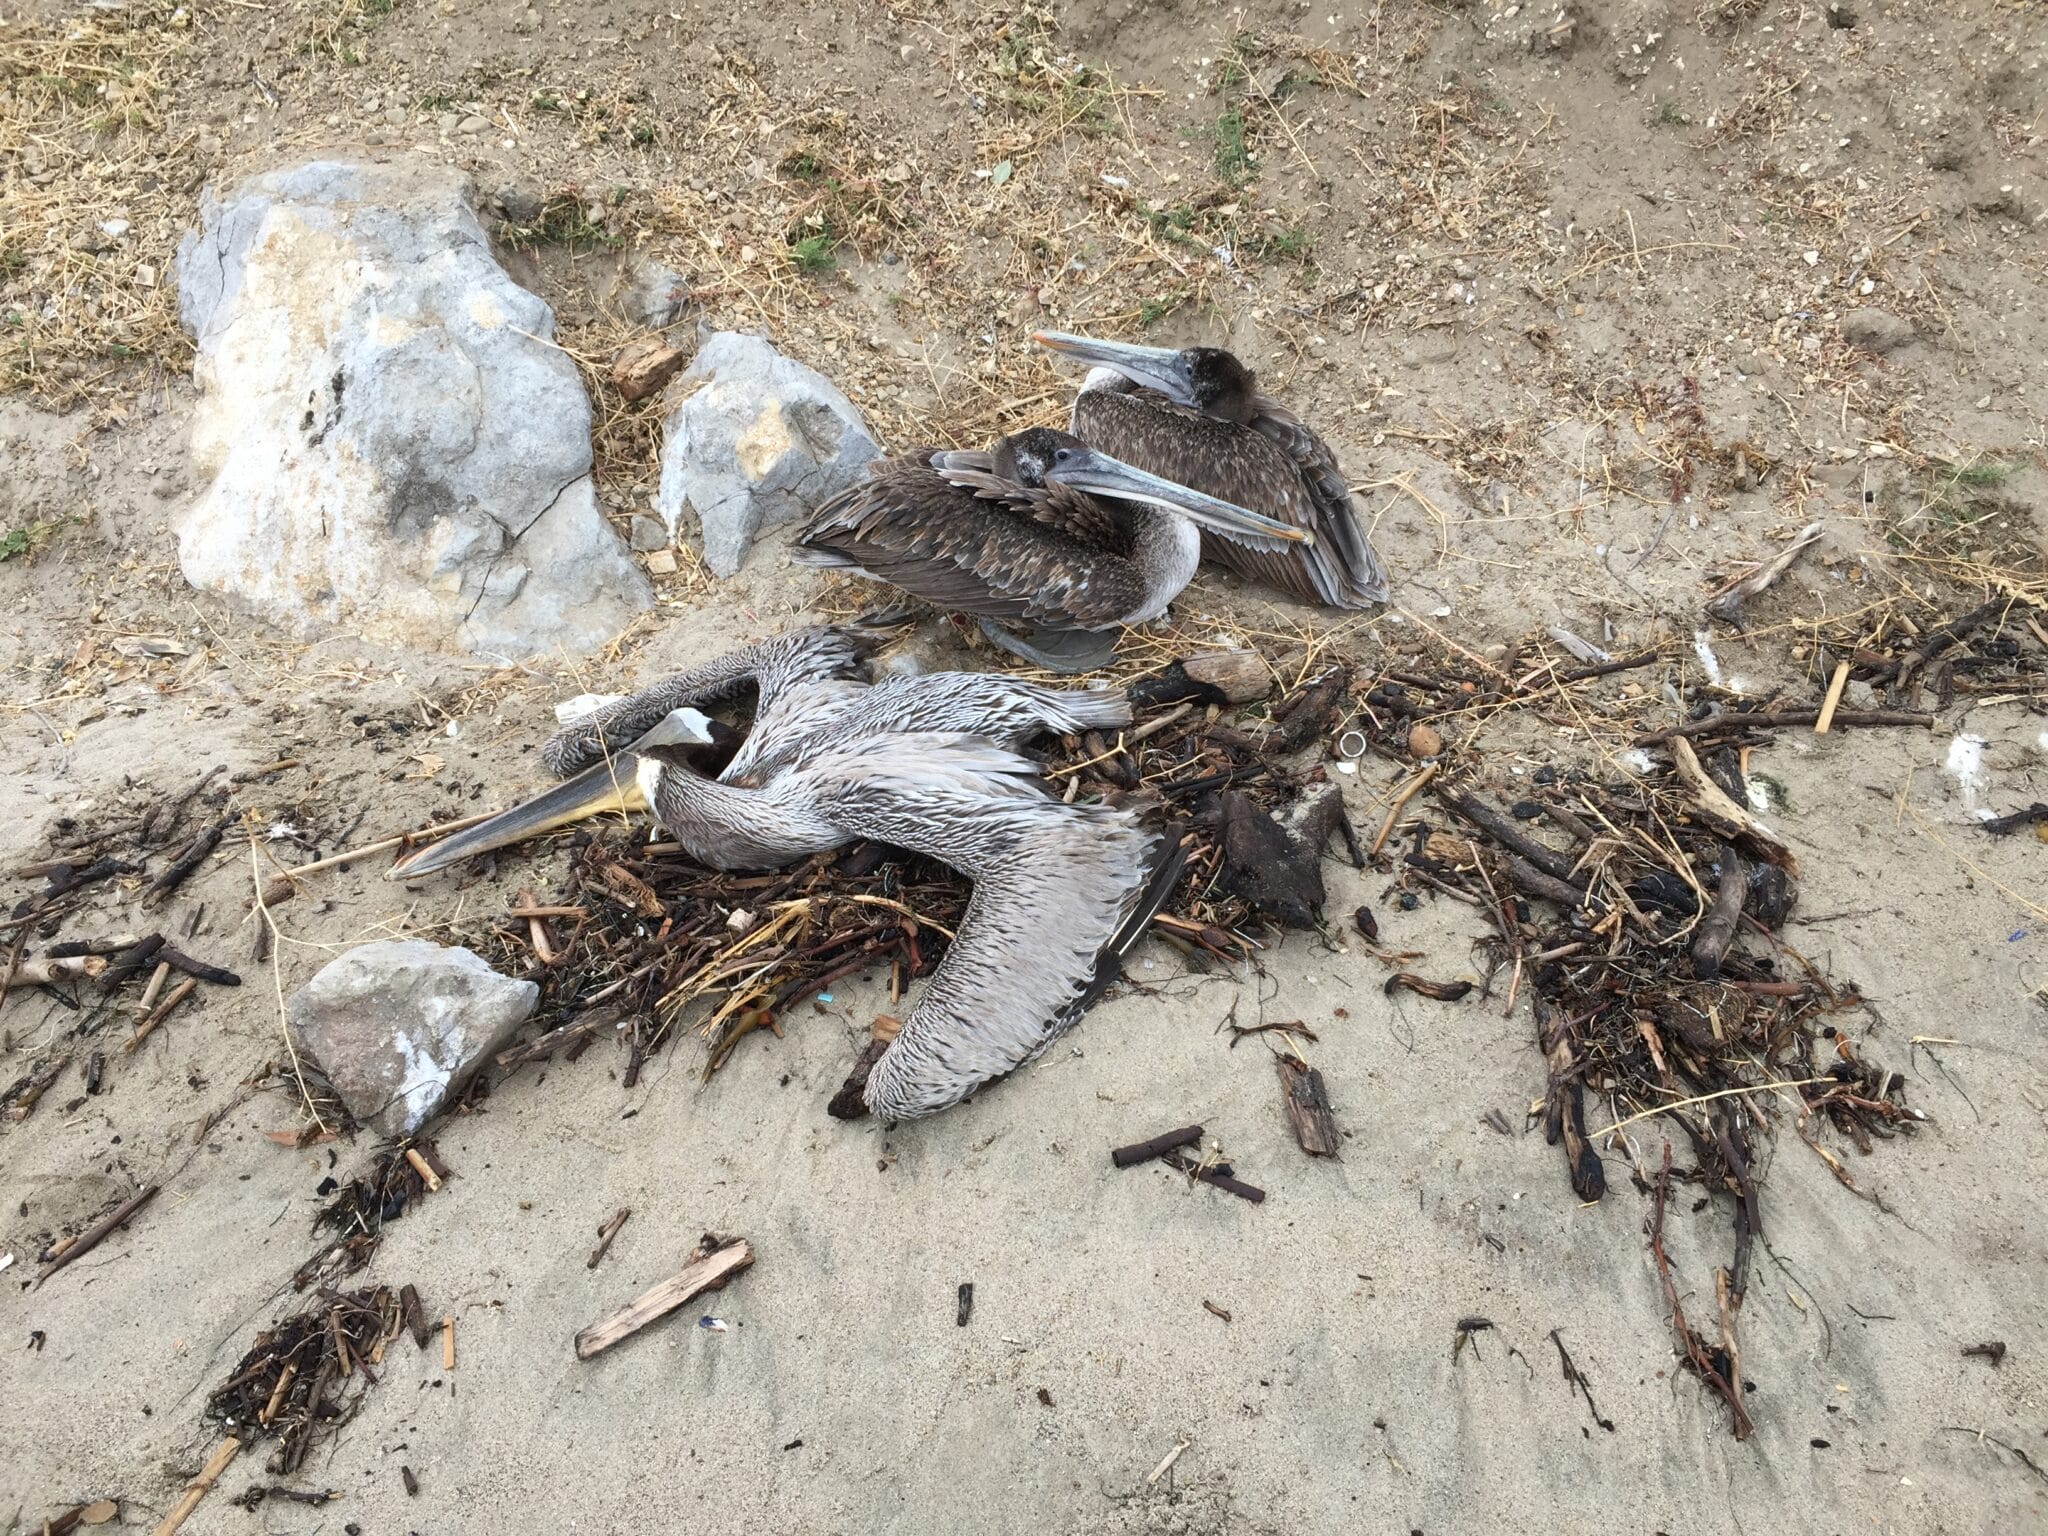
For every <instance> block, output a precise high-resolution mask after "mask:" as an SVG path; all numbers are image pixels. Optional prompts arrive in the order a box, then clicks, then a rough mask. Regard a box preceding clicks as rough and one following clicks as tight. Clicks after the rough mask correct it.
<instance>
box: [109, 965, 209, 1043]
mask: <svg viewBox="0 0 2048 1536" xmlns="http://www.w3.org/2000/svg"><path fill="white" fill-rule="evenodd" d="M198 985H199V983H198V982H196V981H194V980H193V979H192V978H191V977H190V976H187V977H186V978H185V979H184V980H183V981H181V982H179V983H178V984H177V985H176V986H175V987H173V988H171V994H170V996H168V997H166V998H165V999H164V1000H163V1001H162V1002H160V1003H158V1004H157V1005H156V1006H155V1007H154V1008H152V1009H150V1010H149V1012H148V1013H146V1014H144V1015H143V1018H142V1022H141V1023H140V1024H137V1025H136V1026H135V1033H134V1034H132V1035H130V1036H129V1037H128V1038H127V1039H126V1040H124V1041H122V1042H121V1053H122V1054H123V1055H124V1056H125V1055H127V1054H128V1053H130V1052H131V1051H133V1050H134V1049H135V1047H137V1046H138V1045H140V1044H142V1042H143V1041H145V1040H147V1039H148V1038H149V1036H150V1032H151V1031H153V1030H154V1029H155V1028H156V1027H157V1025H159V1024H161V1023H163V1021H164V1020H165V1019H167V1018H169V1017H170V1016H171V1014H172V1012H173V1011H174V1010H175V1009H176V1008H177V1006H178V1004H180V1003H182V1002H184V1001H185V999H186V998H188V997H190V996H191V995H192V993H193V991H194V989H196V988H197V987H198Z"/></svg>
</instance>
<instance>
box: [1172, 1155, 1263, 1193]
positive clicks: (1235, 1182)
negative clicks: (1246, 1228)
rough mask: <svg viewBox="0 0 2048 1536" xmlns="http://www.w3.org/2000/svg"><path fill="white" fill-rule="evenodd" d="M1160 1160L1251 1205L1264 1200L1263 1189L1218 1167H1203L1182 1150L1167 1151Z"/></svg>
mask: <svg viewBox="0 0 2048 1536" xmlns="http://www.w3.org/2000/svg"><path fill="white" fill-rule="evenodd" d="M1160 1161H1161V1162H1164V1163H1168V1164H1170V1165H1172V1166H1173V1167H1175V1168H1178V1169H1179V1170H1180V1171H1181V1172H1182V1173H1185V1174H1187V1175H1189V1176H1190V1177H1192V1178H1197V1179H1200V1180H1201V1181H1202V1182H1203V1183H1204V1184H1213V1185H1215V1186H1216V1187H1217V1188H1218V1189H1221V1190H1225V1191H1227V1192H1229V1193H1230V1194H1233V1195H1236V1196H1237V1197H1238V1199H1240V1200H1249V1201H1250V1202H1251V1203H1252V1204H1253V1205H1259V1204H1262V1203H1263V1202H1264V1201H1265V1198H1266V1192H1265V1191H1264V1190H1263V1189H1257V1188H1254V1187H1253V1186H1252V1185H1250V1184H1246V1183H1244V1182H1243V1181H1242V1180H1239V1179H1235V1178H1232V1177H1231V1176H1230V1175H1229V1174H1227V1173H1225V1172H1223V1171H1222V1170H1221V1169H1219V1168H1204V1167H1203V1166H1202V1165H1201V1164H1200V1163H1198V1162H1195V1161H1194V1160H1193V1159H1192V1158H1190V1157H1189V1156H1188V1155H1187V1154H1186V1153H1184V1152H1168V1153H1166V1154H1165V1155H1164V1156H1163V1157H1162V1158H1161V1159H1160Z"/></svg>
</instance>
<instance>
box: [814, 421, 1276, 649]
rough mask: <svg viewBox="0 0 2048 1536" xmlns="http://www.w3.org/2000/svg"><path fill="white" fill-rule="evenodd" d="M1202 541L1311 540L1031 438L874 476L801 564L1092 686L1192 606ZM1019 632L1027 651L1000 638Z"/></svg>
mask: <svg viewBox="0 0 2048 1536" xmlns="http://www.w3.org/2000/svg"><path fill="white" fill-rule="evenodd" d="M1202 529H1208V530H1210V531H1211V532H1214V533H1217V534H1219V535H1221V536H1222V537H1224V538H1226V539H1230V540H1232V541H1235V542H1237V543H1239V544H1241V545H1242V546H1243V547H1244V548H1246V549H1254V550H1261V551H1269V552H1270V551H1275V550H1279V549H1283V548H1286V547H1288V546H1289V545H1290V544H1298V543H1307V542H1309V541H1310V539H1311V537H1312V536H1311V534H1310V533H1309V532H1308V531H1306V529H1305V528H1304V527H1301V526H1294V525H1289V524H1285V523H1280V522H1276V521H1274V520H1273V519H1272V518H1270V517H1266V516H1263V515H1262V514H1260V513H1257V512H1249V511H1246V510H1245V509H1244V508H1243V507H1240V506H1233V505H1232V504H1231V503H1229V502H1227V501H1219V500H1217V499H1216V498H1215V497H1213V496H1209V495H1205V494H1203V493H1202V492H1200V491H1196V490H1190V489H1189V488H1188V487H1186V486H1183V485H1176V484H1173V483H1171V482H1169V481H1166V480H1162V479H1160V478H1158V477H1157V476H1156V475H1149V474H1146V473H1144V472H1143V471H1141V470H1137V469H1133V468H1132V467H1131V466H1130V465H1128V464H1123V463H1119V462H1118V461H1117V460H1115V459H1113V458H1110V457H1109V456H1107V455H1106V454H1102V453H1097V452H1095V451H1093V450H1092V449H1090V448H1089V447H1087V445H1086V444H1084V443H1082V442H1080V441H1079V440H1078V439H1076V438H1073V437H1070V436H1068V435H1067V434H1066V433H1064V432H1054V431H1052V430H1050V429H1048V428H1045V427H1034V428H1033V429H1031V430H1030V431H1028V432H1020V433H1017V434H1016V435H1014V436H1011V437H1005V438H1003V439H1001V440H1000V441H998V442H997V443H996V445H995V446H994V447H993V448H992V449H990V450H989V451H988V452H986V453H980V452H965V453H945V452H941V451H939V450H937V449H920V450H919V451H917V452H915V453H912V454H907V455H904V456H902V457H899V458H894V459H887V460H883V461H880V462H878V463H876V464H873V465H871V466H870V467H869V478H868V479H867V480H866V481H865V482H863V483H862V484H859V485H856V486H851V487H849V488H848V489H847V490H845V491H842V492H841V493H840V494H839V495H837V496H835V497H833V498H832V499H831V500H830V501H828V502H826V503H825V504H824V505H823V506H821V507H820V508H818V510H817V511H816V512H815V513H813V514H812V515H811V520H810V522H809V523H808V524H806V525H805V527H804V530H803V532H802V533H801V534H799V535H798V536H797V539H796V542H795V544H794V545H793V546H792V551H791V553H792V557H793V558H794V559H796V560H798V561H799V562H801V563H803V564H805V565H817V566H826V567H831V568H838V569H844V570H854V571H858V572H860V573H861V574H862V575H864V576H868V577H871V578H873V579H875V580H877V581H885V582H888V583H889V584H890V585H892V586H895V587H899V588H901V589H902V590H903V591H905V592H909V593H911V594H913V595H914V596H917V597H921V598H923V599H924V600H925V601H927V602H931V603H936V604H938V605H940V606H941V607H945V608H950V609H953V610H955V611H957V612H961V613H971V614H973V615H975V616H976V617H977V618H979V619H980V620H981V627H982V629H983V631H984V632H985V633H986V634H987V635H988V637H989V638H990V639H991V640H993V641H995V642H996V644H998V645H1000V646H1002V647H1003V648H1004V649H1005V650H1007V651H1011V652H1014V653H1015V654H1016V655H1019V656H1022V657H1023V658H1024V659H1025V660H1027V661H1030V662H1032V663H1034V664H1035V665H1037V666H1041V667H1046V668H1048V669H1050V670H1052V671H1055V672H1085V671H1087V670H1089V669H1090V668H1092V667H1099V666H1102V665H1103V664H1105V663H1106V662H1107V661H1108V660H1109V658H1110V654H1111V648H1112V642H1111V640H1110V637H1109V636H1108V635H1107V634H1104V633H1102V631H1105V630H1110V629H1115V628H1117V627H1118V626H1120V625H1126V624H1142V623H1144V622H1146V621H1147V620H1150V619H1156V618H1158V617H1159V615H1161V614H1162V613H1164V612H1165V611H1166V606H1167V604H1168V603H1170V602H1172V601H1173V600H1174V598H1176V597H1178V596H1179V595H1180V591H1181V589H1182V588H1183V587H1185V586H1186V585H1187V584H1188V582H1189V580H1190V579H1191V578H1192V577H1193V576H1194V574H1195V567H1196V566H1197V565H1198V564H1200V563H1201V558H1202V534H1201V530H1202ZM1269 558H1276V559H1277V558H1278V557H1277V556H1271V555H1269ZM1020 622H1021V623H1024V624H1028V625H1031V626H1033V629H1032V632H1031V633H1030V634H1029V635H1028V636H1020V635H1018V634H1016V633H1014V632H1013V631H1011V630H1009V629H1007V628H1004V627H1003V625H1005V624H1016V623H1020Z"/></svg>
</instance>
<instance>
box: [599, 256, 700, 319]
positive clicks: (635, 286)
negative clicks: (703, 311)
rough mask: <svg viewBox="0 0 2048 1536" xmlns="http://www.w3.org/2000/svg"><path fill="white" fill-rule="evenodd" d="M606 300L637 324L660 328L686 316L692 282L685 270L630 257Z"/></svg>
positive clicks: (625, 261) (615, 279)
mask: <svg viewBox="0 0 2048 1536" xmlns="http://www.w3.org/2000/svg"><path fill="white" fill-rule="evenodd" d="M605 301H606V302H607V303H608V304H610V305H611V307H612V308H613V309H616V310H617V311H618V312H619V313H620V314H621V315H622V316H624V317H625V318H626V319H627V320H630V321H631V322H632V323H633V324H635V325H638V326H644V327H646V328H647V329H648V330H650V331H658V330H660V329H661V328H662V327H664V326H669V325H674V324H675V323H676V322H677V321H678V320H680V319H682V317H683V311H684V310H685V309H687V308H688V307H689V303H690V284H689V282H688V281H687V280H686V279H685V278H684V277H683V275H682V273H680V272H677V271H674V270H672V269H671V268H668V267H665V266H663V265H662V264H661V263H660V262H658V261H651V260H649V259H648V258H647V257H645V256H629V257H627V258H626V259H625V260H624V261H622V262H620V263H619V269H618V271H617V272H616V273H614V274H613V276H612V280H611V284H610V286H609V287H608V288H607V289H606V292H605Z"/></svg>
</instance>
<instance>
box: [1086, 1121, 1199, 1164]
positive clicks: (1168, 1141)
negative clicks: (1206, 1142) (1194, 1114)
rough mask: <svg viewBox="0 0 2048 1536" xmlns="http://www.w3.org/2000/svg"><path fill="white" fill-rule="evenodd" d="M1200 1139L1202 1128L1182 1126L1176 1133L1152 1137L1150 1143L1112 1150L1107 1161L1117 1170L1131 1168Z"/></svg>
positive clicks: (1170, 1132) (1136, 1143)
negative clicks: (1117, 1168)
mask: <svg viewBox="0 0 2048 1536" xmlns="http://www.w3.org/2000/svg"><path fill="white" fill-rule="evenodd" d="M1201 1139H1202V1128H1201V1127H1200V1126H1199V1125H1184V1126H1182V1127H1181V1128H1180V1129H1179V1130H1177V1131H1168V1132H1166V1134H1165V1135H1163V1136H1154V1137H1153V1138H1152V1139H1151V1140H1150V1141H1134V1142H1132V1143H1131V1144H1130V1145H1129V1146H1128V1147H1117V1148H1114V1149H1113V1150H1112V1151H1111V1152H1110V1154H1109V1160H1110V1161H1111V1162H1112V1163H1114V1164H1115V1165H1116V1166H1117V1167H1119V1168H1133V1167H1136V1166H1137V1165H1138V1164H1139V1163H1144V1162H1150V1161H1151V1160H1152V1159H1153V1158H1155V1157H1163V1156H1165V1154H1167V1153H1168V1152H1171V1151H1173V1150H1174V1149H1175V1148H1177V1147H1191V1146H1193V1145H1194V1144H1195V1143H1196V1142H1198V1141H1200V1140H1201Z"/></svg>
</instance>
